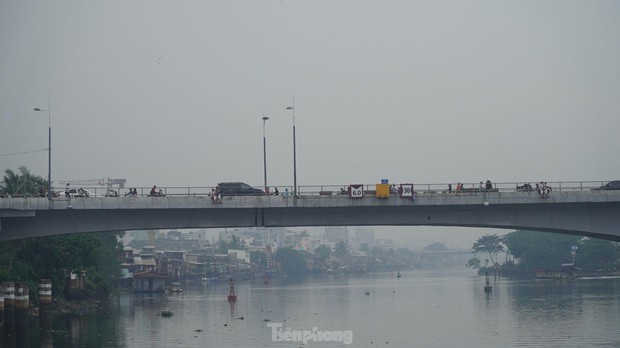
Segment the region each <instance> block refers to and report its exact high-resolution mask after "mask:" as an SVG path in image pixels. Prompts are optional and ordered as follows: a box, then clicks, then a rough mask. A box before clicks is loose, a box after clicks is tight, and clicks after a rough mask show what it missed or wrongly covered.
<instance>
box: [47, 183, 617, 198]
mask: <svg viewBox="0 0 620 348" xmlns="http://www.w3.org/2000/svg"><path fill="white" fill-rule="evenodd" d="M607 182H609V180H602V181H548V182H547V183H546V184H547V186H548V187H550V188H551V189H552V192H574V191H590V190H592V189H596V188H599V187H601V186H602V185H604V184H606V183H607ZM526 183H529V184H530V185H531V187H532V188H533V189H535V188H536V183H535V182H496V183H492V186H493V189H492V190H487V189H486V183H484V182H483V183H482V186H483V189H482V190H480V183H479V182H478V183H472V182H469V183H461V184H462V187H463V190H462V191H461V192H459V194H479V193H481V192H487V193H488V192H519V191H523V190H522V189H519V187H522V186H523V185H524V184H526ZM402 184H405V183H402ZM407 184H413V189H414V191H415V192H416V194H418V195H437V194H449V193H457V189H456V186H457V183H433V184H419V183H415V182H414V183H407ZM350 185H362V187H363V189H364V194H365V195H369V196H371V195H374V194H375V191H376V185H377V184H360V183H350V184H341V185H302V186H298V187H297V190H298V193H297V194H298V196H300V197H308V196H325V197H326V196H343V195H344V196H349V186H350ZM400 185H401V183H397V184H396V188H398V187H400ZM449 185H451V191H450V189H449ZM256 187H260V186H256ZM276 187H277V188H278V191H279V195H284V194H285V192H287V191H288V194H289V195H291V196H292V195H293V187H292V186H282V185H281V186H270V194H273V193H274V189H275V188H276ZM81 188H83V189H85V190H87V191H88V192H89V193H90V196H91V197H104V196H106V197H109V196H111V192H108V191H107V189H106V188H102V187H88V186H85V187H81ZM214 189H215V186H197V187H187V186H168V187H157V191H158V192H159V190H161V193H162V194H163V195H165V196H172V197H207V198H208V197H210V196H211V194H212V192H213V190H214ZM129 190H130V188H129V187H127V188H122V189H120V190H117V191H118V192H117V193H118V197H127V196H128V195H127V193H128V192H129ZM135 190H136V193H137V196H139V197H148V196H149V194H150V191H151V187H135ZM55 191H57V192H58V193H59V194H60V197H63V196H64V188H56V189H55Z"/></svg>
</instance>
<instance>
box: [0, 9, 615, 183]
mask: <svg viewBox="0 0 620 348" xmlns="http://www.w3.org/2000/svg"><path fill="white" fill-rule="evenodd" d="M293 96H294V99H295V109H296V111H295V116H296V118H295V120H296V131H297V179H298V184H299V185H319V184H325V185H327V184H337V185H338V184H348V183H367V184H373V183H376V182H378V181H379V180H380V179H382V178H388V179H390V180H391V182H396V183H399V182H414V183H444V182H456V181H464V182H478V181H480V180H486V179H491V180H493V181H500V182H501V181H504V182H510V181H531V182H534V181H539V180H547V181H559V180H607V179H619V178H620V173H619V169H620V163H619V162H620V160H619V157H618V149H619V148H620V137H619V136H618V130H619V129H620V115H619V110H620V2H618V1H495V0H492V1H409V0H408V1H389V2H384V1H333V0H330V1H255V0H252V1H229V0H226V1H175V2H168V1H98V2H95V1H86V2H85V1H21V0H20V1H12V0H0V169H1V170H2V171H4V170H5V169H13V170H17V168H18V167H19V166H20V165H26V166H27V167H28V168H30V169H31V170H32V171H33V172H34V173H35V174H38V175H41V176H44V177H46V176H47V153H46V152H45V151H41V152H36V153H29V154H21V155H15V156H4V155H5V154H11V153H19V152H25V151H32V150H38V149H45V148H47V140H48V138H47V116H46V114H45V113H40V112H35V111H33V108H34V107H40V108H47V107H48V99H49V100H51V110H52V115H53V118H52V132H53V136H52V150H53V151H52V179H53V180H54V182H55V183H58V181H64V180H75V179H96V178H103V177H111V178H125V179H127V185H128V186H138V187H139V186H151V185H158V186H212V185H215V184H216V183H217V182H219V181H244V182H247V183H249V184H251V185H255V186H261V184H262V182H263V147H262V145H263V143H262V136H263V133H262V131H263V127H262V124H263V121H262V119H261V117H262V115H263V110H264V112H265V115H267V116H268V117H270V120H269V121H267V127H266V129H267V167H268V178H269V183H270V184H271V185H278V186H284V185H288V186H290V185H292V183H293V154H292V153H293V151H292V114H291V112H290V111H289V110H286V107H287V106H289V105H291V104H292V102H293Z"/></svg>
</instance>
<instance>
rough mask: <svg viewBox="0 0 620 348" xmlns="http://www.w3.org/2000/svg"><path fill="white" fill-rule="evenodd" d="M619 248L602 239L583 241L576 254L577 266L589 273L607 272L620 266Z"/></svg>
mask: <svg viewBox="0 0 620 348" xmlns="http://www.w3.org/2000/svg"><path fill="white" fill-rule="evenodd" d="M619 255H620V253H619V252H618V247H617V246H616V245H615V243H614V242H611V241H608V240H602V239H593V238H588V239H583V240H581V241H580V243H579V244H578V248H577V251H576V253H575V264H576V265H578V266H579V267H580V268H581V269H583V270H587V271H598V270H601V271H607V270H612V269H614V268H615V267H616V266H617V265H618V256H619Z"/></svg>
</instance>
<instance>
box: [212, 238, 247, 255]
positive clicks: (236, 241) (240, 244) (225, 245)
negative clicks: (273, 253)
mask: <svg viewBox="0 0 620 348" xmlns="http://www.w3.org/2000/svg"><path fill="white" fill-rule="evenodd" d="M247 248H248V247H247V245H245V242H244V241H242V240H241V238H239V237H237V236H235V235H234V234H233V235H232V237H231V238H230V242H226V241H223V240H222V241H220V247H219V249H218V250H219V252H220V253H222V254H227V253H228V250H229V249H233V250H246V249H247Z"/></svg>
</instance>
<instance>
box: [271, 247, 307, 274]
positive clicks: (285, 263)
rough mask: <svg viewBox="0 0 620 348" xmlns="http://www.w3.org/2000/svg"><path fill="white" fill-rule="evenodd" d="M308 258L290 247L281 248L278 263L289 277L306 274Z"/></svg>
mask: <svg viewBox="0 0 620 348" xmlns="http://www.w3.org/2000/svg"><path fill="white" fill-rule="evenodd" d="M306 259H307V256H306V255H305V254H304V253H303V252H301V251H299V250H295V249H293V248H290V247H286V248H280V249H278V252H277V253H276V261H277V262H278V263H279V264H280V265H281V266H282V271H284V273H286V274H288V275H300V274H303V273H306Z"/></svg>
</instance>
